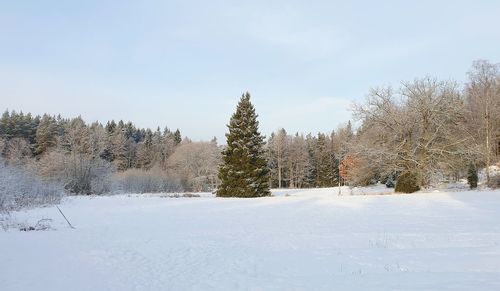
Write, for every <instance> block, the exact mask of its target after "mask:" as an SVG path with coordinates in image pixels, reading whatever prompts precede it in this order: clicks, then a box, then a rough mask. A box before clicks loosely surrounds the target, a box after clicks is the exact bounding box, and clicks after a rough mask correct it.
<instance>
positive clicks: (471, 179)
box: [467, 163, 479, 189]
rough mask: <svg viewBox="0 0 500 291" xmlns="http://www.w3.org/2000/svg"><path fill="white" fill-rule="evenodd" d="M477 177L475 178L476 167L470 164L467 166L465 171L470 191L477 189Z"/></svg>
mask: <svg viewBox="0 0 500 291" xmlns="http://www.w3.org/2000/svg"><path fill="white" fill-rule="evenodd" d="M478 179H479V178H478V176H477V169H476V167H475V166H474V165H473V164H472V163H471V164H470V165H469V170H468V171H467V183H468V184H469V186H470V188H471V189H474V188H477V181H478Z"/></svg>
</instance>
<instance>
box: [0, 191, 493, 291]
mask: <svg viewBox="0 0 500 291" xmlns="http://www.w3.org/2000/svg"><path fill="white" fill-rule="evenodd" d="M377 189H378V190H377ZM342 190H343V193H345V194H349V193H350V191H349V190H348V189H347V188H343V189H342ZM361 190H363V189H357V191H359V192H358V194H377V191H379V192H378V193H383V194H387V193H385V192H387V189H383V188H380V187H379V188H377V187H375V188H367V189H365V191H361ZM337 193H338V189H336V188H332V189H312V190H275V191H273V194H274V195H275V196H274V197H265V198H257V199H235V198H215V197H213V196H212V195H211V194H205V195H202V197H199V198H166V197H161V195H153V194H149V195H119V196H103V197H68V198H66V199H65V200H64V201H63V203H62V204H61V205H60V208H61V209H62V210H63V211H64V213H65V214H66V216H67V217H68V219H69V220H70V221H71V223H72V224H73V225H74V226H75V227H76V229H71V228H69V227H68V225H67V224H66V222H65V221H64V219H63V217H62V216H61V215H60V214H59V212H58V210H57V209H56V208H55V207H44V208H37V209H31V210H26V211H20V212H15V213H13V214H12V215H11V221H16V222H20V223H25V224H30V225H34V224H36V222H37V221H38V220H40V219H42V218H50V219H52V220H53V222H52V227H53V230H45V231H29V232H23V231H19V230H17V229H15V228H11V229H9V230H8V231H2V230H0V290H2V291H10V290H23V291H24V290H26V291H28V290H50V291H56V290H65V291H66V290H73V291H75V290H120V291H126V290H394V289H397V290H500V191H492V190H483V191H465V192H463V191H462V192H433V193H421V192H419V193H416V194H411V195H408V194H403V195H357V196H347V195H346V196H338V195H337Z"/></svg>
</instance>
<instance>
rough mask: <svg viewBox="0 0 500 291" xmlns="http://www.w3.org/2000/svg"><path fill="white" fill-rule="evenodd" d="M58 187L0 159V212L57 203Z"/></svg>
mask: <svg viewBox="0 0 500 291" xmlns="http://www.w3.org/2000/svg"><path fill="white" fill-rule="evenodd" d="M62 195H63V189H62V187H61V186H60V185H58V184H56V183H52V182H50V181H46V180H43V179H42V178H40V177H39V176H37V175H35V174H33V173H32V172H30V171H29V170H28V169H26V168H24V167H21V166H9V165H6V164H5V162H4V161H3V160H2V159H0V212H8V211H10V210H16V209H19V208H23V207H33V206H37V205H43V204H52V203H58V202H59V201H60V199H61V197H62Z"/></svg>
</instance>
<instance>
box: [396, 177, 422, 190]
mask: <svg viewBox="0 0 500 291" xmlns="http://www.w3.org/2000/svg"><path fill="white" fill-rule="evenodd" d="M418 190H420V186H419V185H418V178H417V175H416V174H415V173H412V172H406V173H403V174H401V176H399V177H398V180H397V183H396V188H395V191H396V192H398V193H413V192H416V191H418Z"/></svg>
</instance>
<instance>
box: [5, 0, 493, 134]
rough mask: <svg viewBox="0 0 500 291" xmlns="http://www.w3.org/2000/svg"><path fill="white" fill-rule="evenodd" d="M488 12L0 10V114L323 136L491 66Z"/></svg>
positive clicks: (203, 7) (92, 6)
mask: <svg viewBox="0 0 500 291" xmlns="http://www.w3.org/2000/svg"><path fill="white" fill-rule="evenodd" d="M499 15H500V1H289V0H288V1H260V0H259V1H227V2H226V1H187V0H182V1H102V0H99V1H97V0H86V1H48V0H46V1H38V0H36V1H7V0H4V1H0V104H1V107H2V108H4V109H5V108H9V109H14V110H23V111H25V112H28V111H29V112H33V113H37V114H38V113H44V112H49V113H53V114H55V113H61V114H63V115H64V116H67V117H73V116H77V115H82V117H84V118H85V119H86V120H87V121H94V120H100V121H105V120H108V119H116V120H119V119H123V120H131V121H133V122H135V123H136V124H137V125H139V126H143V127H156V126H157V125H161V126H164V125H168V126H169V127H171V128H177V127H178V128H180V129H181V131H182V133H183V134H184V135H188V136H189V137H191V138H192V139H194V140H199V139H209V138H211V137H212V136H214V135H215V136H217V137H218V138H222V137H223V136H224V133H225V132H226V127H225V125H226V124H227V122H228V120H229V117H230V115H231V113H232V112H233V111H234V108H235V105H236V103H237V101H238V99H239V96H240V95H241V93H242V92H243V91H245V90H249V91H250V92H251V93H252V96H253V102H254V104H255V106H256V108H257V112H258V114H259V115H260V123H261V131H262V132H263V133H264V134H266V135H268V134H269V133H270V132H271V131H273V130H275V129H277V128H280V127H284V128H286V129H287V130H288V131H289V132H295V131H301V132H318V131H330V130H332V129H335V128H336V127H337V125H338V124H339V123H341V122H345V121H347V120H348V119H349V118H350V112H349V105H350V104H351V102H353V101H356V100H362V99H363V98H364V96H365V94H366V92H367V91H368V89H369V88H370V87H373V86H378V85H385V84H396V85H397V84H398V83H399V82H400V81H401V80H411V79H413V78H415V77H422V76H425V75H432V76H436V77H438V78H445V79H449V78H453V79H456V80H458V81H463V80H464V79H465V74H466V71H467V70H468V69H469V67H470V65H471V63H472V61H473V60H474V59H489V60H491V61H493V62H499V61H500V16H499Z"/></svg>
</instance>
